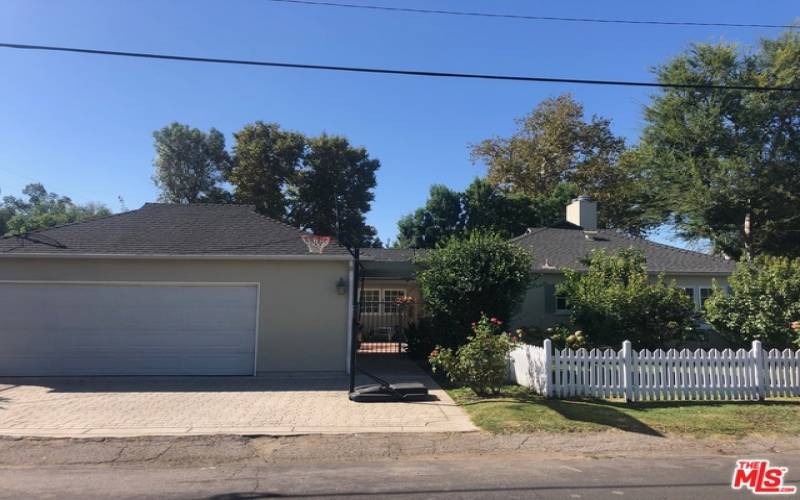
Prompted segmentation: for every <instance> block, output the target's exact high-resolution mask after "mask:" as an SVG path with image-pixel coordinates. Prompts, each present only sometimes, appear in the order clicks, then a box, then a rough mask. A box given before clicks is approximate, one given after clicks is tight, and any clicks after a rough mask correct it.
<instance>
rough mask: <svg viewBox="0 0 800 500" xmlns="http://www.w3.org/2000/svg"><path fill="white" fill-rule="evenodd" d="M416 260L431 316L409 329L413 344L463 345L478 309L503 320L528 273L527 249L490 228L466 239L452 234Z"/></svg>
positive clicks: (524, 287)
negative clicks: (419, 325) (415, 329)
mask: <svg viewBox="0 0 800 500" xmlns="http://www.w3.org/2000/svg"><path fill="white" fill-rule="evenodd" d="M418 262H419V263H420V264H421V270H420V271H419V272H418V273H417V281H418V282H419V285H420V289H421V291H422V296H423V299H424V300H425V303H426V306H427V311H428V313H429V318H430V320H429V323H428V324H427V325H422V326H421V327H420V328H418V329H417V331H415V332H413V333H414V335H416V336H417V338H416V339H414V341H412V344H413V345H414V346H415V348H416V347H417V346H419V347H422V346H431V345H441V346H443V347H458V346H461V345H463V344H464V342H465V341H466V338H467V336H469V335H470V324H471V323H473V322H475V321H477V320H478V319H479V318H480V316H481V313H482V311H491V312H492V314H494V315H495V316H496V317H497V318H499V319H500V320H501V321H508V320H509V319H510V318H511V316H512V315H513V314H514V313H515V312H516V311H517V309H518V308H519V305H520V304H521V303H522V300H523V298H524V297H525V293H526V291H527V289H528V286H529V284H530V282H531V278H532V275H531V267H532V258H531V256H530V254H529V253H528V252H527V251H525V250H524V249H522V248H520V247H519V246H517V245H514V244H513V243H509V242H508V241H506V240H504V239H503V238H501V237H499V236H498V235H496V234H493V233H485V232H473V233H471V234H470V235H469V236H468V237H467V238H465V239H455V238H454V239H451V240H449V241H448V242H447V243H446V244H445V245H444V246H442V247H440V248H438V249H436V250H431V251H430V252H428V253H427V254H426V255H425V256H424V257H423V258H421V259H420V260H419V261H418ZM423 336H428V337H427V338H423ZM412 352H417V353H418V354H420V351H412ZM428 353H430V350H428V351H422V352H421V354H424V355H427V354H428Z"/></svg>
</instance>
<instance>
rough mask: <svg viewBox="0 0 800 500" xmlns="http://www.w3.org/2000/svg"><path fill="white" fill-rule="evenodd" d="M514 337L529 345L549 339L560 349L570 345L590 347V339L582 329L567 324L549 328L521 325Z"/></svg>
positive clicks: (571, 346) (578, 347)
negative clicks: (575, 328)
mask: <svg viewBox="0 0 800 500" xmlns="http://www.w3.org/2000/svg"><path fill="white" fill-rule="evenodd" d="M514 337H515V338H517V339H519V340H520V341H521V342H525V343H526V344H529V345H537V346H541V345H542V342H544V340H545V339H549V340H550V341H551V342H552V343H553V346H554V347H556V348H558V349H563V348H565V347H569V348H571V349H580V348H582V347H589V339H588V338H587V337H586V334H584V333H583V331H582V330H573V329H572V328H570V327H568V326H567V325H562V324H558V325H553V326H551V327H548V328H544V329H542V328H539V327H536V326H533V327H519V328H517V330H516V331H515V332H514Z"/></svg>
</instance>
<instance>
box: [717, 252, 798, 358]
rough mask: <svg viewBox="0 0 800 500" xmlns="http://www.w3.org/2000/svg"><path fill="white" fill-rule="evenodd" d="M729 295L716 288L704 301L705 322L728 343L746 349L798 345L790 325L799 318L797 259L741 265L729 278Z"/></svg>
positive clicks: (770, 259)
mask: <svg viewBox="0 0 800 500" xmlns="http://www.w3.org/2000/svg"><path fill="white" fill-rule="evenodd" d="M728 284H729V285H730V289H731V293H730V295H728V294H726V293H724V292H723V291H722V290H721V289H720V288H719V287H718V286H716V285H715V287H714V289H715V291H714V294H713V295H712V296H711V297H710V298H709V299H708V300H707V301H706V304H705V310H706V320H707V321H708V322H709V323H710V324H711V325H712V326H713V327H714V328H716V329H717V331H719V332H720V334H722V336H723V337H725V338H726V339H727V340H728V341H730V342H731V343H733V344H735V345H737V346H746V345H747V344H749V343H751V342H752V341H754V340H760V341H761V342H762V343H763V344H764V347H768V348H775V349H786V348H789V347H792V346H794V347H797V346H800V338H798V334H797V333H796V332H795V331H794V330H792V328H791V323H792V322H793V321H797V320H798V319H800V259H788V258H785V257H757V258H756V259H754V260H753V261H752V262H741V263H739V264H738V265H737V267H736V270H735V271H734V273H733V274H732V275H731V277H730V278H729V279H728Z"/></svg>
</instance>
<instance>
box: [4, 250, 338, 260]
mask: <svg viewBox="0 0 800 500" xmlns="http://www.w3.org/2000/svg"><path fill="white" fill-rule="evenodd" d="M0 259H109V260H302V261H306V260H318V261H348V260H352V257H350V256H349V255H325V254H323V255H318V254H313V255H208V254H186V255H172V254H146V255H139V254H109V253H69V254H67V253H64V254H61V253H13V252H12V253H0Z"/></svg>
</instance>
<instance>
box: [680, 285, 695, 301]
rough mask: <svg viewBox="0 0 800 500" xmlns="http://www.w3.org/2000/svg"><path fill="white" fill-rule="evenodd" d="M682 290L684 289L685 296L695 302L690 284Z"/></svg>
mask: <svg viewBox="0 0 800 500" xmlns="http://www.w3.org/2000/svg"><path fill="white" fill-rule="evenodd" d="M683 291H684V293H686V296H687V297H689V298H690V299H692V302H697V301H696V300H694V287H691V286H690V287H686V288H684V289H683Z"/></svg>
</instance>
